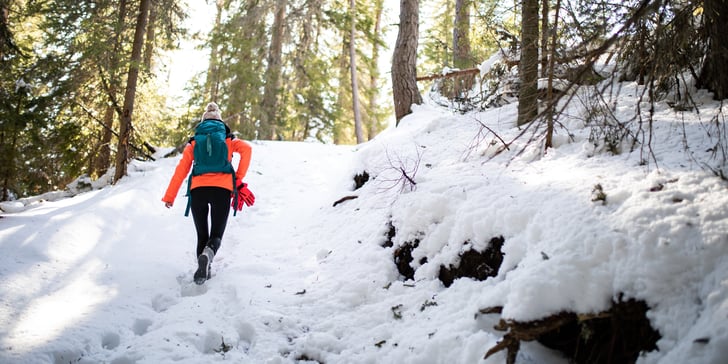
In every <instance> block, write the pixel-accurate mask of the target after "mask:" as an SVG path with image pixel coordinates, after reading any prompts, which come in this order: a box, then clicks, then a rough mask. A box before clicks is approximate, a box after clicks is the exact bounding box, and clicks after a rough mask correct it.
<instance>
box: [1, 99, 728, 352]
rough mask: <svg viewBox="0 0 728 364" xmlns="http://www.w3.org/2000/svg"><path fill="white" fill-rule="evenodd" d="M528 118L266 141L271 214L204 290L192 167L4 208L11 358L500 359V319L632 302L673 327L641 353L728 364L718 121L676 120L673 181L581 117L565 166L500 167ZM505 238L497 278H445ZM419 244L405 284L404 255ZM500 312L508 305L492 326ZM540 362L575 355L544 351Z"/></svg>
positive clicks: (265, 188) (235, 226)
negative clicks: (365, 139) (713, 125)
mask: <svg viewBox="0 0 728 364" xmlns="http://www.w3.org/2000/svg"><path fill="white" fill-rule="evenodd" d="M704 102H705V108H706V110H704V111H705V112H706V113H710V112H713V111H714V109H713V108H715V107H717V106H716V105H715V104H713V103H712V102H711V101H710V100H709V99H707V98H706V100H705V101H704ZM627 111H629V110H625V113H626V112H627ZM515 113H516V109H515V106H514V105H509V106H505V107H502V108H499V109H495V110H491V111H488V112H483V113H479V114H471V115H468V116H459V115H451V114H448V113H446V112H443V111H441V110H437V109H435V108H431V107H428V106H423V107H419V108H417V109H416V110H415V112H414V114H412V115H410V116H408V117H407V118H405V119H404V120H402V122H401V123H400V126H399V127H397V128H392V129H390V130H388V131H386V132H385V133H383V134H381V135H380V136H378V137H377V138H376V139H375V140H373V141H371V142H369V143H366V144H364V145H361V146H357V147H340V146H328V145H320V144H311V143H288V142H255V143H254V144H253V162H252V165H251V168H250V171H249V174H248V178H247V182H248V183H249V185H250V187H251V189H252V190H253V192H254V193H255V194H256V205H255V206H253V207H252V208H246V209H244V210H243V212H242V213H239V214H238V216H237V217H232V216H231V217H230V220H229V224H228V228H227V231H226V234H225V238H224V239H223V245H222V248H221V249H220V252H219V254H218V256H217V257H216V261H215V263H214V266H213V273H214V277H213V278H212V279H211V280H210V281H208V282H207V283H206V284H205V285H204V286H195V285H194V284H190V281H191V274H192V270H193V268H194V257H193V254H194V253H193V252H194V248H195V242H194V227H193V225H192V221H191V219H190V218H185V217H183V211H184V207H185V204H186V199H185V197H184V196H183V195H184V188H185V187H184V186H183V188H182V189H183V190H182V191H180V196H179V197H178V200H177V202H176V204H175V206H174V208H172V209H170V210H167V209H165V208H164V207H163V205H162V202H161V201H160V198H161V196H162V193H163V191H164V189H165V188H166V184H167V182H168V179H169V177H170V176H171V174H172V171H173V169H174V166H175V164H176V162H177V160H178V159H177V158H169V159H161V160H159V161H157V162H150V163H134V164H133V165H132V167H131V169H130V176H129V177H128V178H125V179H123V180H122V181H121V182H120V183H119V184H117V185H115V186H111V187H106V188H103V189H101V190H97V191H93V192H88V193H84V194H81V195H78V196H76V197H73V198H69V199H63V200H59V201H55V202H45V203H41V204H37V205H35V207H33V208H30V209H27V210H25V211H22V212H18V213H7V214H4V215H2V218H0V362H8V363H68V362H73V363H76V362H78V363H116V364H122V363H169V362H181V363H199V362H217V361H228V362H235V363H291V362H296V361H306V360H313V361H319V362H323V363H502V362H504V360H505V352H499V353H497V354H495V355H493V356H491V357H489V358H488V359H487V360H486V359H483V357H484V355H485V353H486V352H487V351H488V350H489V349H490V348H492V347H493V346H494V345H495V344H496V343H497V342H498V341H499V340H501V338H502V337H503V334H504V333H503V332H501V331H497V330H495V329H493V326H494V325H495V324H496V323H497V322H498V320H499V319H500V318H504V319H508V320H516V321H529V320H534V319H538V318H543V317H546V316H549V315H553V314H556V313H559V312H563V311H570V312H576V313H598V312H602V311H604V310H607V309H609V306H610V304H611V303H612V301H613V300H617V299H618V297H622V298H624V299H629V298H633V299H638V300H641V301H644V302H646V303H647V304H648V305H649V307H650V310H649V311H648V313H647V317H648V318H649V320H650V323H651V325H652V326H653V328H654V329H655V330H657V331H659V333H660V335H661V339H660V340H659V341H658V342H657V348H658V350H655V351H652V352H650V353H645V354H643V355H642V356H641V357H640V358H639V360H638V361H639V362H641V363H723V362H725V360H727V359H726V358H728V324H727V322H728V320H726V319H728V254H727V253H728V194H727V193H726V182H725V181H722V180H720V179H719V178H717V177H715V176H713V175H712V174H710V173H707V172H706V171H704V170H702V169H701V168H699V166H698V165H697V164H696V163H692V162H691V161H693V160H695V159H697V158H698V157H700V158H702V157H705V156H706V155H707V154H703V153H707V152H703V151H704V150H706V149H707V148H705V146H706V145H707V143H708V140H707V138H706V137H705V130H704V125H703V124H701V121H700V120H698V118H697V116H695V114H674V113H673V112H672V111H670V109H668V108H667V107H664V108H662V109H658V110H657V113H656V115H655V118H656V120H657V121H659V122H656V123H655V124H654V128H655V133H654V138H655V140H654V141H653V144H652V145H653V150H654V156H655V157H654V159H656V160H657V162H658V167H659V169H658V168H656V167H655V165H654V163H650V164H648V165H644V164H642V163H641V161H642V160H643V159H644V158H645V157H644V155H641V154H640V152H639V150H638V151H635V152H633V153H624V154H621V155H617V156H612V155H610V154H607V153H603V152H599V151H596V150H595V148H594V146H593V145H592V144H591V143H590V142H589V141H588V140H587V138H588V136H589V133H590V129H589V128H588V127H584V125H583V122H581V121H579V120H578V118H574V119H572V120H569V121H567V122H565V126H567V127H568V128H569V132H570V133H571V137H568V136H567V135H566V133H565V132H564V131H563V130H561V131H559V132H557V135H556V137H555V141H556V144H557V147H556V148H554V149H551V150H549V151H548V153H547V154H545V155H543V154H542V153H541V148H540V147H539V146H538V145H536V144H533V145H531V146H525V145H524V143H525V139H524V141H519V142H516V143H515V144H513V145H512V146H511V148H510V150H509V151H506V152H505V153H503V154H500V155H494V150H495V149H496V148H498V147H499V142H498V139H497V138H493V135H492V134H488V133H487V132H486V131H484V130H483V129H481V127H480V123H481V122H482V123H484V124H486V125H488V126H489V127H490V128H491V129H493V130H495V131H496V132H498V133H499V136H501V137H502V138H503V139H505V140H510V139H512V138H513V137H514V136H515V135H516V134H517V133H518V132H519V131H518V130H517V129H516V128H514V127H513V122H514V120H515ZM683 132H684V134H683ZM681 139H684V140H686V141H688V142H689V143H688V144H689V145H690V146H691V149H690V150H685V149H684V148H682V147H681ZM522 148H525V149H522ZM521 150H523V152H522V153H519V151H521ZM691 153H692V154H691ZM696 153H697V154H700V155H697V156H696V155H695V154H696ZM364 171H366V172H367V174H369V176H370V179H369V181H368V182H366V183H365V184H364V186H363V187H361V188H360V189H357V190H354V175H356V174H359V173H363V172H364ZM402 171H404V172H405V173H406V174H407V175H408V176H409V177H411V178H412V182H414V184H413V183H412V182H410V181H409V180H407V179H406V178H402V177H403V175H402ZM597 184H599V185H600V186H601V187H602V191H603V193H604V194H605V195H606V199H605V201H602V200H597V201H593V200H594V192H595V191H594V190H595V186H596V185H597ZM345 196H356V198H352V199H348V200H346V201H343V202H341V203H339V204H337V205H336V206H334V202H335V201H337V200H339V199H341V198H342V197H345ZM390 224H391V225H390ZM391 226H393V227H394V232H395V235H394V236H393V237H392V238H391V241H390V242H391V244H392V245H393V246H391V247H383V245H385V243H386V242H387V240H388V234H389V233H390V231H391V230H390V227H391ZM497 236H502V237H503V239H504V244H503V248H502V252H503V253H504V255H503V262H502V264H501V265H500V269H499V270H498V272H497V275H496V276H495V277H491V278H488V279H487V280H485V281H476V280H472V279H468V278H463V279H458V280H455V282H454V283H453V284H452V285H451V286H450V287H445V286H444V285H443V284H442V283H441V282H440V280H438V274H439V271H440V266H448V265H451V264H457V263H458V260H459V255H460V254H461V253H463V252H464V251H465V250H467V249H471V248H475V249H476V250H483V249H485V248H486V247H487V246H488V242H489V241H490V240H491V238H493V237H497ZM415 240H417V241H419V244H418V245H417V247H416V248H414V249H413V250H412V257H413V264H412V267H413V268H414V269H415V270H414V277H413V279H412V280H407V281H405V280H404V279H403V278H402V276H401V275H400V274H399V272H398V270H397V268H396V266H395V263H394V258H393V255H394V252H395V251H396V250H397V249H398V248H400V247H402V246H405V245H407V244H410V243H411V242H413V241H415ZM489 307H502V314H501V315H493V314H488V315H486V314H479V312H480V310H481V309H484V308H489ZM518 362H519V363H566V362H567V361H566V360H565V359H563V358H562V357H561V355H560V354H559V353H557V352H555V351H552V350H549V349H546V348H545V347H543V346H541V345H540V344H538V343H536V342H529V343H524V345H522V346H521V350H520V352H519V356H518Z"/></svg>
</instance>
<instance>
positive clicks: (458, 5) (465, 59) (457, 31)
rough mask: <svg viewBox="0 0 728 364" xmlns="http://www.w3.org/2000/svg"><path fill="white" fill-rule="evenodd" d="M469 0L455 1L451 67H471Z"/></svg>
mask: <svg viewBox="0 0 728 364" xmlns="http://www.w3.org/2000/svg"><path fill="white" fill-rule="evenodd" d="M470 4H471V3H470V0H455V27H454V28H453V31H452V53H453V65H454V66H455V68H457V69H461V70H462V69H466V68H470V67H472V64H471V63H472V61H471V60H470Z"/></svg>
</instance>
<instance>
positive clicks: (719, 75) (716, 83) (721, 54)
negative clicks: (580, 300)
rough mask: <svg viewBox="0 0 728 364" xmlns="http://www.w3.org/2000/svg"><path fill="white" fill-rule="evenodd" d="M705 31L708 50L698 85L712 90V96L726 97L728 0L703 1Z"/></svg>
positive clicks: (727, 85) (727, 86) (727, 81)
mask: <svg viewBox="0 0 728 364" xmlns="http://www.w3.org/2000/svg"><path fill="white" fill-rule="evenodd" d="M703 14H704V22H705V32H706V33H707V34H706V37H707V39H708V50H707V53H706V56H705V62H704V63H703V68H702V69H701V71H700V76H699V80H698V86H699V87H702V88H706V89H708V90H709V91H711V92H713V98H714V99H716V100H723V99H726V98H728V73H726V72H725V67H726V65H728V32H726V28H725V25H726V24H728V2H726V1H724V0H705V1H704V2H703Z"/></svg>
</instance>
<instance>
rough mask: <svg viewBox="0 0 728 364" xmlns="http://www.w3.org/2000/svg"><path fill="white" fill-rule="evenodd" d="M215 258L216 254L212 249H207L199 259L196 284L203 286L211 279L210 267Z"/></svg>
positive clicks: (195, 277) (195, 276)
mask: <svg viewBox="0 0 728 364" xmlns="http://www.w3.org/2000/svg"><path fill="white" fill-rule="evenodd" d="M214 257H215V252H214V251H212V249H210V247H205V250H203V251H202V254H200V256H199V257H197V271H196V272H195V275H194V279H195V283H197V284H203V283H205V281H206V280H208V279H210V265H211V264H212V258H214Z"/></svg>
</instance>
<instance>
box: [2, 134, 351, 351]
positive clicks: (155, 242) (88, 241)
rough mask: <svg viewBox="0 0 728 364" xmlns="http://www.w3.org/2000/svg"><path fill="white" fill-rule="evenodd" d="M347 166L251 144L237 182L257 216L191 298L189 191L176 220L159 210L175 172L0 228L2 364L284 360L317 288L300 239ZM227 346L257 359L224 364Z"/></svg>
mask: <svg viewBox="0 0 728 364" xmlns="http://www.w3.org/2000/svg"><path fill="white" fill-rule="evenodd" d="M351 154H352V153H351V149H350V148H346V147H333V146H325V145H320V144H306V143H259V144H255V145H254V155H253V161H252V164H251V167H250V170H249V173H248V178H246V182H248V183H249V184H250V187H251V189H252V190H253V191H254V193H255V194H256V205H255V206H253V207H252V208H249V207H246V208H245V210H243V211H242V213H239V214H238V216H236V217H233V216H232V215H231V216H230V219H229V222H228V228H227V230H226V234H225V237H224V239H223V245H222V247H221V249H220V251H219V254H218V256H217V257H216V260H215V263H214V266H213V274H215V276H214V277H213V279H211V280H210V281H208V282H207V284H205V285H204V286H200V287H197V286H195V285H194V284H189V280H190V277H191V273H192V270H193V268H194V265H195V264H194V245H195V243H194V241H195V239H194V236H195V235H194V227H193V224H192V221H191V218H185V217H184V216H183V212H184V208H185V204H186V198H185V197H184V188H185V186H183V187H182V189H181V190H180V193H179V195H178V199H177V201H176V203H175V206H174V207H173V208H172V209H170V210H166V209H164V208H163V206H162V203H161V202H160V201H159V199H160V196H161V194H162V193H163V191H164V188H166V184H167V182H168V178H169V176H171V173H172V171H173V169H174V166H175V165H176V162H177V160H178V158H170V159H164V160H160V161H158V162H154V163H142V164H135V165H134V166H133V167H132V170H131V172H130V176H129V177H128V179H127V180H123V181H122V182H121V183H119V184H118V185H116V186H113V187H110V188H106V189H103V190H100V191H93V192H89V193H85V194H82V195H80V196H77V197H75V198H71V199H66V200H62V201H58V202H47V203H44V204H42V205H40V206H39V207H36V208H33V209H29V210H27V211H25V212H22V213H18V214H14V215H12V216H6V217H5V218H3V219H2V220H0V251H2V255H1V257H0V267H2V268H0V274H1V275H2V282H3V283H2V284H1V285H0V293H1V294H2V295H0V323H2V325H0V326H1V327H2V329H0V340H1V341H2V347H3V350H2V352H0V362H21V363H25V362H28V363H45V362H58V363H60V362H68V361H74V362H75V360H79V362H88V363H97V362H114V363H133V362H137V363H157V362H169V361H177V362H179V361H182V362H185V361H187V362H199V361H200V360H201V359H200V356H201V355H207V356H206V357H205V358H206V359H204V360H210V357H209V355H210V354H215V352H216V351H219V352H220V353H221V355H220V356H214V358H218V359H222V358H224V357H226V358H227V359H233V360H238V361H245V362H250V363H253V362H261V361H265V360H267V359H269V358H271V357H280V355H281V353H280V352H279V351H280V350H281V348H285V347H286V345H288V344H289V342H290V340H291V337H294V336H296V335H298V331H300V330H302V329H301V328H300V327H299V326H300V321H301V319H300V318H299V317H297V316H296V315H297V314H298V312H296V310H297V305H296V304H295V301H296V299H297V298H298V296H296V293H297V292H301V291H302V290H303V289H305V288H303V287H305V286H306V284H307V280H310V279H315V278H312V277H313V275H314V274H315V272H314V270H313V269H311V265H310V262H312V261H315V249H316V246H317V243H320V242H316V241H310V239H306V237H307V235H306V234H305V231H306V229H308V224H310V223H315V221H314V222H311V221H310V220H309V218H311V217H313V216H315V214H316V211H317V210H318V209H319V208H320V207H321V206H322V204H329V203H330V201H333V198H332V196H335V195H336V192H334V190H335V189H341V188H343V189H346V188H348V187H347V186H346V182H345V181H332V180H329V179H327V176H342V175H343V171H344V170H345V168H347V161H348V159H347V158H348V157H349V156H350V155H351ZM282 166H285V168H281V167H282ZM79 212H80V213H79ZM175 280H177V281H178V282H175ZM48 292H50V293H48ZM59 312H63V313H64V315H59ZM223 341H224V342H225V345H232V347H235V348H251V347H255V350H246V351H249V352H248V353H246V352H244V351H241V350H231V351H229V352H225V350H227V348H226V347H225V345H223ZM69 342H70V344H69ZM89 354H91V355H89ZM223 354H224V355H223Z"/></svg>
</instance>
